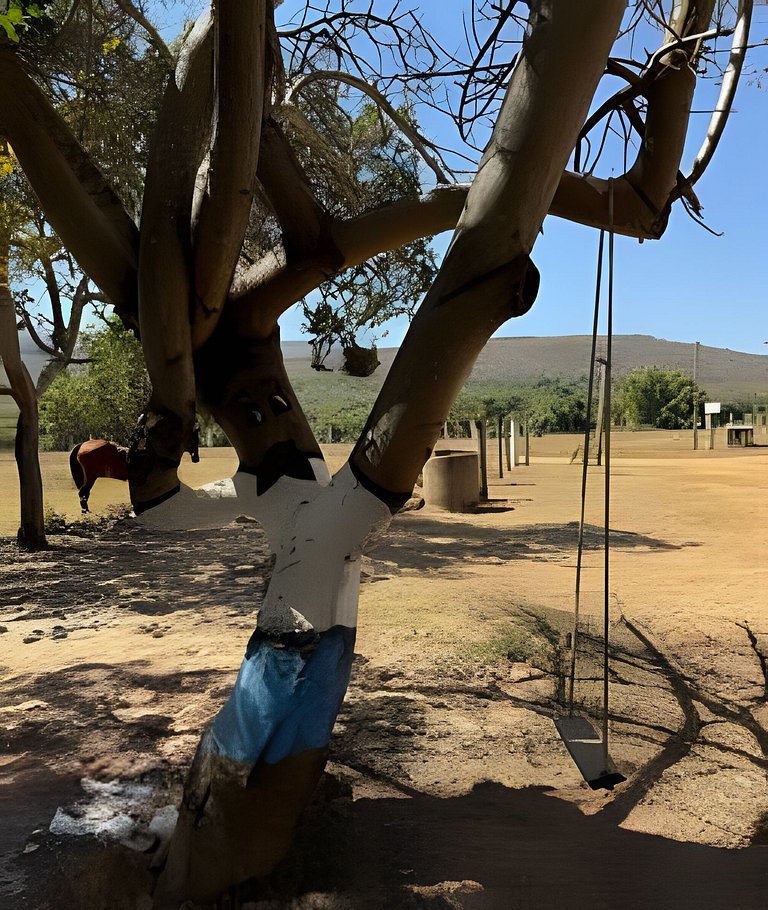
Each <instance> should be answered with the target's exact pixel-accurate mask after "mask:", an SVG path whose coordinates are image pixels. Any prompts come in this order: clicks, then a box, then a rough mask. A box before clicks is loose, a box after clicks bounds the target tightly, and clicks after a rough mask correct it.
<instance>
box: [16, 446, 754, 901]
mask: <svg viewBox="0 0 768 910" xmlns="http://www.w3.org/2000/svg"><path fill="white" fill-rule="evenodd" d="M576 444H577V441H576V440H575V438H572V439H569V438H567V437H555V438H553V439H551V440H536V441H535V442H534V459H533V463H532V464H531V466H530V467H528V468H525V467H521V468H519V469H516V470H515V471H514V472H513V473H512V474H511V475H510V474H507V476H505V478H504V479H503V480H499V479H498V478H496V479H494V477H493V476H492V478H491V480H492V486H491V491H490V492H491V500H492V501H491V502H490V503H489V504H488V505H487V506H486V507H484V508H482V509H480V510H479V511H478V512H477V513H476V514H472V515H446V514H445V513H440V512H436V511H433V510H430V509H429V508H425V509H422V510H420V511H414V512H409V513H406V514H403V515H401V516H399V517H398V518H397V519H396V520H395V522H394V523H393V525H392V528H391V530H390V532H389V533H388V535H387V536H386V538H384V539H383V540H381V541H380V543H379V544H378V545H377V547H376V548H375V549H374V551H373V552H372V553H371V555H370V557H369V558H368V560H367V564H366V567H365V575H366V577H365V584H364V588H363V596H362V604H361V621H360V631H359V637H358V644H357V651H358V657H357V660H356V664H355V671H354V675H353V682H352V685H351V688H350V692H349V696H348V699H347V702H346V704H345V706H344V709H343V711H342V714H341V716H340V718H339V723H338V725H337V730H336V735H335V738H334V742H333V745H332V755H331V763H330V764H329V768H328V771H329V774H328V775H327V777H326V780H325V781H324V783H323V785H322V786H321V788H320V790H319V792H318V796H317V799H316V801H315V804H314V805H313V807H312V808H311V810H310V812H309V813H308V817H307V819H306V821H305V823H304V825H303V827H302V830H301V832H300V834H299V836H298V838H297V842H296V845H295V848H294V851H293V853H292V855H291V856H290V857H289V858H288V859H287V860H286V862H285V863H284V864H283V865H282V866H281V868H280V869H279V870H278V871H277V873H276V874H275V876H274V877H273V879H272V881H271V882H269V883H267V884H263V883H262V884H261V885H259V886H258V887H255V886H254V888H253V889H251V890H250V891H248V890H247V889H246V890H245V891H243V892H242V893H241V898H242V900H243V901H245V903H244V904H243V906H245V907H250V908H256V907H258V908H265V910H266V908H274V910H278V908H288V907H292V908H296V910H302V908H310V907H316V908H329V910H330V908H337V910H338V908H342V910H357V908H368V907H373V908H377V907H381V908H401V907H402V908H408V907H431V908H467V910H475V908H492V910H507V908H532V910H533V908H536V910H539V908H559V907H566V906H567V907H568V908H582V907H583V908H587V907H589V908H614V907H617V906H623V907H628V908H646V907H651V906H653V907H661V908H666V907H673V906H674V907H676V908H681V907H682V908H720V907H723V908H725V907H728V908H732V907H735V908H744V910H751V908H763V907H765V905H766V893H768V892H767V891H766V889H767V888H768V849H767V848H768V777H767V776H766V771H767V770H768V668H767V666H766V659H767V657H768V606H767V605H766V590H768V586H767V583H768V569H767V568H766V561H765V552H766V545H767V544H768V516H767V515H766V501H768V498H767V495H766V494H768V470H767V469H768V450H766V449H763V450H760V449H756V450H752V451H731V452H728V451H726V450H720V451H715V452H699V453H696V454H695V455H694V453H692V452H690V451H689V440H687V439H686V438H684V437H682V436H678V438H677V439H675V438H674V434H662V435H660V434H653V435H652V436H649V435H647V434H626V436H619V437H617V445H616V450H617V453H618V456H619V457H617V458H616V462H615V466H614V472H613V475H614V481H613V501H614V505H613V520H612V526H613V528H614V534H613V541H614V553H613V558H612V576H611V592H612V595H613V598H612V601H613V607H612V610H613V615H612V619H613V623H612V629H611V642H612V646H611V651H612V671H611V672H612V675H611V734H612V740H611V752H612V756H613V758H614V760H615V761H616V763H617V765H618V766H619V768H620V769H621V771H622V772H623V773H624V774H625V775H626V776H627V778H628V780H627V782H626V783H625V784H622V785H620V786H619V787H617V788H616V790H615V791H613V793H608V792H606V791H598V792H593V791H591V790H589V788H588V787H587V786H586V785H585V784H584V783H583V781H582V779H581V778H580V776H579V774H578V771H577V770H576V768H575V766H574V765H573V764H572V762H571V760H570V759H569V757H568V754H567V752H566V750H565V749H564V747H563V745H562V743H561V742H560V740H559V738H558V736H557V733H556V731H555V728H554V725H553V723H552V719H551V718H552V716H553V715H554V714H555V713H557V712H558V709H559V700H560V699H561V698H562V692H563V676H562V669H563V666H564V664H565V663H566V654H565V651H564V648H563V644H564V635H565V633H566V632H567V630H568V629H569V627H570V622H571V619H570V611H571V607H572V601H573V584H574V568H575V543H576V524H575V521H576V519H577V518H578V494H579V483H580V471H579V467H578V466H577V465H576V464H573V465H571V464H569V457H570V454H571V453H572V452H573V450H574V449H575V447H576ZM491 448H493V446H491ZM327 454H328V457H329V460H330V461H331V464H332V467H333V466H335V465H338V464H340V463H341V460H342V458H343V455H344V450H343V448H342V447H336V446H334V447H329V448H328V452H327ZM207 456H208V457H206V458H204V460H203V462H202V463H201V465H199V466H197V467H196V468H195V469H194V470H195V473H194V476H192V475H190V480H191V481H192V482H196V483H204V482H206V481H207V480H210V479H214V478H215V477H218V476H223V475H226V473H227V472H228V471H229V470H231V468H232V467H233V465H234V458H233V457H232V455H231V453H228V452H226V451H219V452H214V453H207ZM58 459H59V461H58V465H57V464H56V457H55V456H50V459H49V460H50V464H49V465H48V469H50V470H53V469H56V470H61V469H63V468H62V465H63V462H62V457H61V456H58ZM1 468H2V465H0V469H1ZM187 470H189V471H192V468H191V466H190V467H189V468H188V469H187ZM497 473H498V471H497V470H495V465H494V463H493V462H492V464H491V474H492V475H496V474H497ZM601 482H602V474H601V471H600V469H597V468H595V469H593V473H592V475H591V480H590V500H589V505H588V512H587V521H588V523H589V528H588V533H587V550H586V556H585V575H584V582H583V590H584V597H583V609H584V610H585V622H584V630H583V631H584V634H583V636H582V639H581V640H582V644H583V648H582V653H581V655H580V663H579V672H578V677H579V680H578V686H577V700H578V702H579V704H580V705H581V706H582V708H583V709H584V710H585V711H586V712H587V713H590V712H591V714H592V716H593V717H595V716H597V711H598V707H599V698H600V684H599V682H598V680H597V677H598V674H599V664H598V661H597V657H598V652H599V649H600V647H601V642H600V640H599V638H600V624H601V620H600V613H601V610H602V595H601V582H602V573H603V563H602V555H601V552H600V545H601V531H600V527H599V526H600V522H601V516H602V508H603V505H602V495H601ZM100 485H101V489H100ZM123 495H124V486H123V487H121V486H120V485H118V484H116V483H115V482H103V481H102V482H100V484H97V487H96V491H95V494H94V496H95V497H99V498H98V499H96V504H97V505H104V504H106V502H108V501H109V500H110V499H112V500H113V501H114V499H115V498H120V497H122V496H123ZM56 496H57V497H58V499H57V502H59V507H58V511H62V512H64V511H66V512H68V513H69V514H70V515H71V516H73V517H74V515H75V510H76V508H77V502H76V498H75V496H74V493H73V492H71V493H70V492H67V491H66V488H65V487H62V488H61V490H60V492H58V493H57V494H56ZM61 504H63V505H61ZM52 544H53V546H52V548H51V550H50V551H48V552H46V553H42V554H37V555H31V556H30V555H23V554H20V553H19V552H18V551H17V550H16V548H15V546H14V545H13V544H12V543H11V542H10V541H5V542H2V543H1V544H0V552H1V554H2V557H3V564H2V567H1V568H0V592H1V593H2V598H1V599H0V664H1V665H2V673H3V676H2V686H1V688H0V725H2V730H3V735H2V740H0V743H1V746H2V748H1V750H0V817H1V818H2V819H3V824H2V826H0V906H1V907H2V908H3V910H17V908H19V910H20V908H35V910H37V908H40V910H46V908H57V910H69V908H72V910H80V908H88V910H91V908H94V910H95V908H98V907H102V906H103V907H109V908H121V907H126V908H128V907H141V906H144V905H142V904H141V902H140V901H137V898H136V897H135V896H133V895H131V894H130V893H129V892H130V890H131V889H130V887H128V886H126V885H125V883H123V884H122V885H121V886H120V887H119V888H118V889H115V888H114V887H111V888H110V887H109V883H114V882H115V881H116V880H117V878H116V876H117V875H118V874H120V875H122V876H125V869H126V868H129V869H132V870H133V880H134V881H135V882H136V883H138V884H141V883H142V881H144V880H145V877H146V875H147V873H146V857H147V855H148V853H151V851H152V849H153V845H154V841H155V837H154V836H153V833H152V832H153V831H157V830H159V829H158V824H159V822H158V819H159V820H162V818H163V817H165V816H163V807H167V806H170V805H172V804H173V803H174V801H175V800H176V799H177V798H178V794H179V792H180V784H181V781H182V778H183V773H184V769H185V767H186V766H187V765H188V763H189V760H190V758H191V755H192V752H193V750H194V747H195V744H196V741H197V737H198V735H199V732H200V730H201V729H202V727H203V726H204V724H205V723H206V721H207V720H208V719H209V718H210V717H211V716H212V715H213V714H214V713H215V711H216V710H217V707H218V706H219V705H220V704H221V702H222V700H223V699H224V698H225V696H226V693H227V691H228V688H229V686H230V685H231V683H232V681H233V679H234V674H235V672H236V670H237V667H238V665H239V662H240V659H241V656H242V652H243V648H244V645H245V642H246V641H247V638H248V636H249V634H250V630H251V629H252V627H253V624H254V615H255V610H256V609H257V607H258V603H259V598H260V592H261V591H262V590H263V586H264V583H265V579H266V577H267V576H268V572H269V560H268V556H267V551H266V548H265V545H264V539H263V536H262V534H261V532H260V530H259V528H258V526H256V525H255V524H252V523H239V524H233V525H232V526H230V527H229V528H227V529H225V530H224V531H223V532H220V533H216V534H214V533H213V532H196V533H190V534H186V535H178V536H176V537H173V538H165V539H164V540H160V539H158V538H157V537H155V536H154V535H151V534H149V533H147V532H142V531H138V530H137V529H135V528H132V527H131V525H130V523H126V522H118V523H116V524H115V523H111V524H108V525H106V526H99V527H93V526H87V525H85V526H80V527H76V528H74V529H70V532H69V533H66V534H61V535H55V536H53V537H52ZM158 812H159V815H158ZM153 816H156V818H155V825H154V827H153V828H152V830H151V831H150V832H149V833H148V831H147V825H148V823H149V822H150V819H152V817H153ZM166 816H167V810H166ZM52 823H53V825H52ZM75 830H90V831H91V832H97V833H96V834H94V833H91V834H81V835H80V836H74V835H73V834H68V833H67V832H68V831H75ZM116 839H117V840H121V841H122V843H123V844H126V843H127V844H128V845H129V847H126V846H116V845H115V840H116ZM130 847H132V848H133V849H130ZM144 851H148V852H144ZM123 881H125V879H123ZM138 890H140V889H138ZM105 893H106V894H107V895H108V896H107V897H106V898H105V897H104V894H105ZM232 906H234V904H233V905H232Z"/></svg>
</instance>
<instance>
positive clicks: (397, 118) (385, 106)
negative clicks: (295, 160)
mask: <svg viewBox="0 0 768 910" xmlns="http://www.w3.org/2000/svg"><path fill="white" fill-rule="evenodd" d="M319 79H332V80H333V81H335V82H343V83H345V84H346V85H351V86H353V87H354V88H356V89H359V90H360V91H361V92H363V93H365V94H366V95H368V97H369V98H371V99H372V100H373V101H374V102H375V103H376V104H377V105H378V106H379V107H380V108H381V109H382V110H383V111H384V112H385V113H386V115H387V116H388V117H389V118H390V120H392V122H393V123H394V124H395V126H396V127H397V128H398V129H399V130H400V132H402V133H403V135H405V136H407V137H408V139H409V140H410V142H411V144H412V145H413V147H414V148H415V149H416V151H417V152H418V153H419V154H420V155H421V157H422V158H423V159H424V161H425V162H426V164H427V165H428V167H429V168H430V169H431V170H432V172H433V173H434V175H435V177H436V178H437V182H438V183H452V182H453V181H452V180H451V179H449V178H448V177H447V176H446V174H445V171H443V169H442V168H441V167H440V165H439V164H438V162H437V160H436V159H435V157H434V156H433V155H432V154H430V152H429V150H428V149H427V146H428V145H429V144H430V143H428V141H427V140H426V139H425V138H424V137H423V136H422V135H421V133H419V131H418V130H417V129H415V128H414V126H413V125H412V124H411V123H409V122H408V120H407V119H406V118H405V117H403V115H402V114H400V113H399V112H398V111H397V110H396V109H395V108H394V107H393V106H392V105H391V104H390V103H389V101H387V99H386V98H385V97H384V95H382V93H381V92H380V91H379V90H378V89H377V88H375V86H373V85H370V84H369V83H368V82H366V81H365V80H364V79H360V78H358V77H357V76H352V75H350V74H349V73H344V72H342V71H341V70H318V71H317V72H314V73H307V75H306V76H301V78H299V79H297V80H296V82H294V84H293V86H292V88H291V90H290V92H289V93H288V98H287V103H288V104H292V103H295V101H294V99H295V98H296V97H297V96H298V95H299V94H300V93H301V91H302V89H304V88H306V87H307V86H308V85H311V84H312V83H313V82H317V81H318V80H319Z"/></svg>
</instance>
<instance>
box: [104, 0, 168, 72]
mask: <svg viewBox="0 0 768 910" xmlns="http://www.w3.org/2000/svg"><path fill="white" fill-rule="evenodd" d="M117 4H118V6H119V7H120V9H121V10H122V11H123V12H124V13H125V14H126V15H128V16H130V17H131V19H133V21H134V22H136V23H137V24H138V25H140V26H141V27H142V28H143V29H144V31H145V32H146V33H147V37H148V38H149V41H150V44H151V45H152V47H154V49H155V50H156V51H157V53H158V54H159V55H160V57H161V58H162V59H163V60H164V61H165V63H166V65H167V66H168V68H169V69H170V70H172V69H173V68H174V66H175V64H176V61H175V60H174V59H173V54H172V53H171V52H170V50H169V49H168V45H167V44H166V43H165V41H163V39H162V38H161V37H160V33H159V32H158V30H157V29H156V28H155V27H154V25H152V23H151V22H150V21H149V19H147V17H146V16H145V15H144V13H143V12H142V11H141V10H140V9H139V8H138V7H137V6H136V5H135V4H134V3H133V2H132V0H117Z"/></svg>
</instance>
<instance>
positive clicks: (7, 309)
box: [0, 237, 48, 550]
mask: <svg viewBox="0 0 768 910" xmlns="http://www.w3.org/2000/svg"><path fill="white" fill-rule="evenodd" d="M9 251H10V246H9V243H8V238H7V237H5V238H0V357H2V361H3V366H4V367H5V372H6V375H7V376H8V382H9V383H10V387H11V394H12V396H13V399H14V401H15V402H16V404H17V405H18V406H19V412H20V413H19V420H18V423H17V424H16V446H15V453H16V466H17V468H18V471H19V488H20V494H21V526H20V528H19V533H18V542H19V545H20V546H22V547H24V548H26V549H28V550H42V549H45V547H47V545H48V544H47V541H46V539H45V519H44V517H43V479H42V475H41V474H40V460H39V458H38V454H37V452H38V439H39V426H38V417H37V398H36V397H35V386H34V384H33V382H32V377H31V376H30V375H29V371H28V370H27V368H26V366H25V365H24V363H23V361H22V359H21V351H20V349H19V333H18V329H17V328H16V311H15V308H14V304H13V297H12V295H11V289H10V286H9V283H8V258H9Z"/></svg>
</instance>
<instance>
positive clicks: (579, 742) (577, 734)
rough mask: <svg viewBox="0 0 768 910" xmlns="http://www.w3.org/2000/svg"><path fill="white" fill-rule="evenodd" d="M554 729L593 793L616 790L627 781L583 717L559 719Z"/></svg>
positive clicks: (556, 719)
mask: <svg viewBox="0 0 768 910" xmlns="http://www.w3.org/2000/svg"><path fill="white" fill-rule="evenodd" d="M555 726H556V727H557V732H558V733H559V734H560V738H561V739H562V741H563V742H564V743H565V747H566V749H568V751H569V752H570V754H571V758H572V759H573V761H574V763H575V765H576V767H577V768H578V769H579V771H580V773H581V776H582V777H583V778H584V780H585V781H586V782H587V783H588V784H589V786H590V787H591V788H592V789H593V790H613V788H614V787H615V786H616V784H620V783H622V782H623V781H625V780H626V777H624V775H623V774H621V773H620V772H619V771H618V770H617V768H616V765H614V763H613V762H612V761H611V759H610V758H608V759H607V761H606V756H605V752H604V750H603V741H602V740H601V739H600V737H599V736H598V735H597V733H596V732H595V728H594V727H593V726H592V724H591V723H590V722H589V721H588V720H587V719H586V718H584V717H556V718H555Z"/></svg>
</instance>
